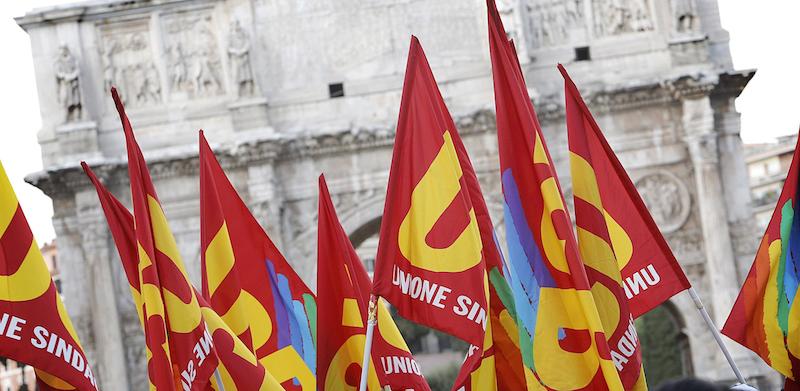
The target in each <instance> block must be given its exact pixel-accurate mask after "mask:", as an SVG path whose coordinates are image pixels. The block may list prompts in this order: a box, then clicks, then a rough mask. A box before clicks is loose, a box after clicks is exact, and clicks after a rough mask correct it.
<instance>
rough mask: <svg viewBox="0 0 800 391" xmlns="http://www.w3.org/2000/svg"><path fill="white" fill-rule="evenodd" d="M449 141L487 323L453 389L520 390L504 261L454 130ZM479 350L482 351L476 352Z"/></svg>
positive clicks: (515, 331) (519, 362) (522, 375)
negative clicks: (474, 232) (476, 243)
mask: <svg viewBox="0 0 800 391" xmlns="http://www.w3.org/2000/svg"><path fill="white" fill-rule="evenodd" d="M453 144H454V146H455V149H456V153H457V155H458V160H459V163H460V165H461V170H462V172H463V173H464V183H466V187H467V190H468V191H467V193H468V194H469V197H470V201H471V202H472V206H473V208H474V210H475V218H476V220H477V224H478V231H479V233H480V238H481V245H482V248H483V257H484V259H485V262H486V270H485V272H486V278H487V280H488V307H489V308H488V309H489V323H488V324H487V329H486V336H485V338H484V340H483V343H482V345H481V346H472V347H471V348H470V350H469V352H468V358H467V360H466V361H465V362H464V365H462V368H461V373H460V376H459V377H458V379H457V381H456V385H455V386H454V387H453V389H461V388H460V387H464V389H467V390H483V389H486V388H487V387H495V388H497V389H499V390H524V389H525V388H526V380H525V373H524V371H523V366H522V354H521V351H520V345H519V329H518V327H517V314H516V309H515V303H514V297H513V294H512V291H511V287H510V286H509V284H508V281H507V279H506V276H505V273H506V271H505V270H506V268H505V262H504V261H503V258H502V254H501V252H500V249H499V247H498V244H497V242H496V240H495V235H494V223H492V219H491V216H490V215H489V209H488V208H487V207H486V202H485V200H484V198H483V192H482V191H481V186H480V182H479V181H478V177H477V175H476V174H475V169H474V168H473V167H472V163H471V162H470V158H469V155H468V154H467V149H466V148H465V147H464V143H463V142H462V140H461V137H460V136H459V135H458V133H456V132H453ZM481 352H482V354H477V353H481Z"/></svg>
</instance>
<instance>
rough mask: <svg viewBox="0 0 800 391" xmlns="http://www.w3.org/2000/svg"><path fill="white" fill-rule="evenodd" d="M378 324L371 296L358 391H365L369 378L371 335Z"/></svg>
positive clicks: (373, 299)
mask: <svg viewBox="0 0 800 391" xmlns="http://www.w3.org/2000/svg"><path fill="white" fill-rule="evenodd" d="M377 323H378V298H377V297H376V296H374V295H371V296H370V298H369V314H368V317H367V342H366V343H365V344H364V359H363V360H361V383H360V384H359V386H358V390H359V391H367V377H368V376H369V358H370V355H371V353H372V335H373V334H374V333H375V325H376V324H377Z"/></svg>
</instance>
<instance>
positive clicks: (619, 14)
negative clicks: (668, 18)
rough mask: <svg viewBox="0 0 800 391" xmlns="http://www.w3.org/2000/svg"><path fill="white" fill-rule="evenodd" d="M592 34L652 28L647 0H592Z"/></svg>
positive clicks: (607, 34) (618, 32)
mask: <svg viewBox="0 0 800 391" xmlns="http://www.w3.org/2000/svg"><path fill="white" fill-rule="evenodd" d="M592 14H593V17H594V34H595V36H597V37H605V36H611V35H619V34H623V33H631V32H639V31H650V30H653V26H654V24H653V14H652V10H651V8H650V1H649V0H593V1H592Z"/></svg>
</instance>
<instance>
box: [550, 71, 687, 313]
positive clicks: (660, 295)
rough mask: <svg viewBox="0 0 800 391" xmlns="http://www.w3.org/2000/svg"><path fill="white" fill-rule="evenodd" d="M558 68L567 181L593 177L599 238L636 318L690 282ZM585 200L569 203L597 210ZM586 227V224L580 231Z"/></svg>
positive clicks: (581, 210) (578, 211)
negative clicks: (562, 85) (569, 164)
mask: <svg viewBox="0 0 800 391" xmlns="http://www.w3.org/2000/svg"><path fill="white" fill-rule="evenodd" d="M559 70H560V71H561V73H562V74H563V75H564V81H565V88H566V92H565V95H566V105H567V127H568V131H569V141H570V151H571V152H572V153H571V156H572V158H571V161H572V162H573V171H574V173H573V180H577V179H579V178H578V177H581V178H582V177H585V178H588V179H594V180H595V181H596V186H595V187H596V188H597V191H598V192H599V194H597V195H596V197H594V198H595V199H596V201H597V202H600V203H601V205H602V214H603V215H602V216H601V217H600V218H599V219H597V221H596V222H597V223H598V224H599V225H605V226H606V229H605V230H606V231H608V235H610V236H609V237H606V238H605V240H604V241H605V242H606V243H607V245H608V244H610V245H612V246H611V247H612V249H613V256H614V257H615V258H616V260H617V263H618V264H619V269H620V272H621V277H622V281H623V282H624V283H623V284H622V287H623V290H624V294H625V298H627V300H628V302H629V306H630V313H631V314H632V315H633V317H634V318H637V317H639V316H641V315H643V314H645V313H647V312H648V311H650V310H651V309H653V308H655V307H656V306H658V305H659V304H661V303H663V302H665V301H667V300H668V299H669V298H670V297H672V296H674V295H675V294H676V293H678V292H681V291H683V290H684V289H688V288H690V287H691V284H690V283H689V280H688V279H687V278H686V274H684V272H683V269H681V266H680V264H679V263H678V261H677V260H676V259H675V256H674V255H673V254H672V250H670V248H669V245H668V244H667V241H666V240H665V239H664V236H663V235H661V231H659V229H658V226H656V223H655V221H653V217H652V216H651V215H650V212H649V211H648V210H647V207H646V206H645V204H644V202H643V201H642V198H641V197H640V196H639V192H638V191H637V190H636V187H635V186H634V185H633V182H631V179H630V178H629V177H628V174H627V173H626V172H625V168H623V167H622V164H620V162H619V160H618V159H617V156H616V155H615V154H614V151H613V150H612V149H611V147H610V146H609V145H608V142H607V141H606V139H605V137H603V133H602V131H601V130H600V127H599V126H598V125H597V122H595V120H594V117H592V114H591V113H590V112H589V109H588V107H586V104H585V103H584V101H583V98H581V95H580V92H578V88H577V87H576V86H575V83H573V82H572V79H570V77H569V75H568V74H567V71H566V69H564V67H563V66H560V65H559ZM578 157H580V159H577V158H578ZM583 162H586V163H588V166H587V164H584V163H583ZM587 197H589V195H587ZM597 197H599V198H597ZM586 201H587V200H584V199H581V198H580V197H578V196H577V194H576V197H575V208H576V214H577V215H578V217H579V218H581V217H580V216H582V215H583V213H586V215H592V214H593V215H597V211H599V209H598V208H597V207H596V206H590V205H587V202H586ZM584 206H585V208H584ZM592 208H594V210H592ZM598 216H599V215H598ZM603 220H605V224H604V221H603ZM579 225H580V224H579ZM598 229H600V230H602V229H603V227H602V226H601V227H598ZM591 230H592V229H591V228H587V231H586V232H589V231H591ZM600 235H602V233H600ZM626 323H627V322H626Z"/></svg>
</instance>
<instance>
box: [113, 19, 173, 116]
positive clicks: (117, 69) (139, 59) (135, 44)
mask: <svg viewBox="0 0 800 391" xmlns="http://www.w3.org/2000/svg"><path fill="white" fill-rule="evenodd" d="M101 37H102V44H101V46H100V57H101V58H102V62H103V82H104V86H105V88H106V89H110V88H111V86H117V89H118V90H119V93H120V95H121V96H122V98H123V99H124V100H125V103H126V104H128V105H131V106H134V107H135V106H147V105H153V104H157V103H160V102H161V101H162V99H161V77H160V75H159V72H158V69H157V68H156V66H155V64H154V63H153V52H152V46H151V43H150V32H149V30H148V25H147V21H142V22H139V23H135V24H127V25H125V26H120V27H118V28H114V29H113V32H112V29H111V28H108V29H107V31H104V32H101Z"/></svg>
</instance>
